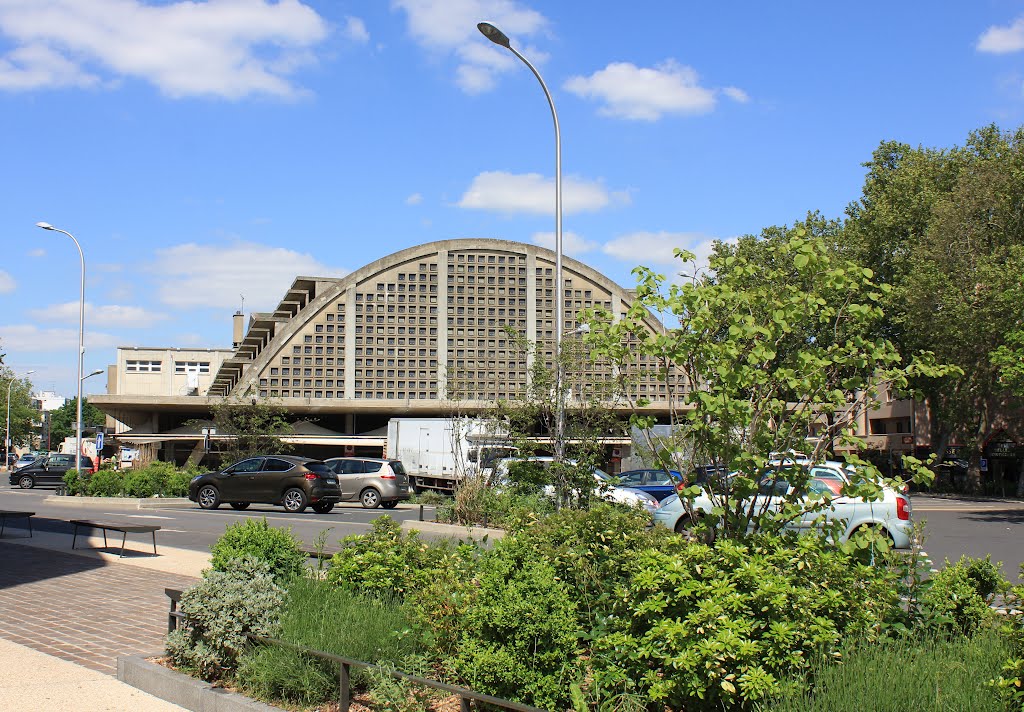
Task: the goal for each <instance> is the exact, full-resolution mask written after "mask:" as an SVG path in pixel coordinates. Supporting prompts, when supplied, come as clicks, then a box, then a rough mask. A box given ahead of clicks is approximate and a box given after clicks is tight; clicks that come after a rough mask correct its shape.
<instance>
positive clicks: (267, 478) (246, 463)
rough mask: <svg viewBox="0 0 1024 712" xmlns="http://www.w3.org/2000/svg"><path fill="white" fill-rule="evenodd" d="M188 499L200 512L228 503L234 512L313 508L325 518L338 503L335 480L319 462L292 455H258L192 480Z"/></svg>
mask: <svg viewBox="0 0 1024 712" xmlns="http://www.w3.org/2000/svg"><path fill="white" fill-rule="evenodd" d="M188 498H189V499H191V500H192V501H193V502H198V503H199V506H200V507H202V508H203V509H216V508H217V507H219V506H220V505H221V503H222V502H227V503H228V504H230V505H231V507H232V508H233V509H239V510H241V509H245V508H247V507H248V506H249V505H250V504H279V505H281V506H283V507H284V508H285V510H286V511H288V512H303V511H305V509H306V507H307V506H308V507H312V508H313V511H314V512H317V513H318V514H326V513H327V512H329V511H331V510H332V509H334V505H335V504H337V503H338V502H339V501H340V500H341V488H340V487H338V478H337V477H336V476H335V474H334V473H333V472H332V471H331V468H329V467H328V466H327V465H325V464H324V463H323V462H321V461H320V460H314V459H312V458H309V457H297V456H294V455H265V456H263V455H258V456H254V457H247V458H245V459H244V460H240V461H238V462H236V463H235V464H233V465H231V466H230V467H226V468H225V469H223V470H221V471H220V472H208V473H206V474H205V475H198V476H196V477H193V478H192V481H191V482H190V483H189V486H188Z"/></svg>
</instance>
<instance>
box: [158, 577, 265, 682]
mask: <svg viewBox="0 0 1024 712" xmlns="http://www.w3.org/2000/svg"><path fill="white" fill-rule="evenodd" d="M284 596H285V591H284V589H283V588H281V587H280V586H279V585H277V584H276V583H275V582H274V577H273V574H272V571H271V569H270V566H269V564H268V563H267V562H266V561H261V560H258V559H255V558H252V557H246V558H243V559H232V560H230V561H227V562H224V564H223V565H222V569H221V570H212V569H207V570H206V571H204V572H203V580H202V581H200V582H199V583H197V584H196V585H195V586H193V587H192V588H190V589H188V590H187V591H185V592H184V593H182V595H181V603H180V607H179V610H180V611H181V612H182V613H183V614H185V616H186V620H185V623H184V625H182V626H180V627H179V628H178V629H177V630H175V631H174V632H172V633H171V634H169V635H168V636H167V654H168V655H169V656H170V658H171V660H172V661H173V662H174V664H175V665H178V666H180V667H183V668H185V669H187V670H191V671H194V672H195V673H196V674H198V675H199V676H200V677H202V678H203V679H206V680H218V679H221V678H224V677H226V676H229V675H231V673H232V672H233V670H234V669H235V666H236V664H237V661H238V658H239V656H240V655H241V654H242V652H243V651H244V650H245V649H246V648H247V646H248V639H247V637H246V636H247V634H250V633H251V634H253V635H258V636H264V637H273V636H275V635H276V634H277V630H278V624H277V621H278V618H279V617H280V614H281V608H282V605H283V603H284Z"/></svg>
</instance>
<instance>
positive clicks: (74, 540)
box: [71, 524, 78, 549]
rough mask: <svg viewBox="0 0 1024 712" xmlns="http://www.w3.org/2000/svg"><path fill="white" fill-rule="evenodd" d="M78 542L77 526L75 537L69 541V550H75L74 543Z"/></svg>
mask: <svg viewBox="0 0 1024 712" xmlns="http://www.w3.org/2000/svg"><path fill="white" fill-rule="evenodd" d="M76 541H78V525H77V524H76V525H75V536H74V538H72V539H71V548H72V549H74V548H75V542H76Z"/></svg>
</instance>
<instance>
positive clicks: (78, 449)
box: [36, 222, 85, 472]
mask: <svg viewBox="0 0 1024 712" xmlns="http://www.w3.org/2000/svg"><path fill="white" fill-rule="evenodd" d="M36 227H41V228H42V229H44V230H52V231H54V232H61V233H64V234H65V235H67V236H68V237H70V238H71V240H72V241H73V242H74V243H75V247H77V248H78V258H79V260H80V261H81V263H82V287H81V291H80V292H79V295H78V409H77V413H76V414H75V469H76V470H78V471H79V472H81V471H82V381H83V380H85V379H84V378H82V361H83V360H84V359H85V255H84V254H83V253H82V246H81V245H79V244H78V240H76V239H75V236H74V235H72V234H71V233H70V232H68V231H67V230H61V229H60V228H59V227H54V226H53V225H51V224H50V223H44V222H38V223H36Z"/></svg>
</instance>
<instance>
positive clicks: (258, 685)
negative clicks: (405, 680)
mask: <svg viewBox="0 0 1024 712" xmlns="http://www.w3.org/2000/svg"><path fill="white" fill-rule="evenodd" d="M408 628H409V622H408V620H407V618H406V616H405V614H404V613H403V610H402V608H401V606H400V605H399V604H398V603H395V602H393V601H390V600H383V599H379V598H370V597H365V596H361V595H359V594H355V593H352V592H351V591H348V590H345V589H341V588H338V587H337V586H333V585H331V584H328V583H326V582H324V581H319V580H316V579H312V578H307V577H302V578H296V579H293V580H292V581H291V582H290V583H289V585H288V594H287V598H286V600H285V604H284V611H283V613H282V615H281V630H280V634H279V637H280V639H281V640H284V641H287V642H289V643H293V644H295V645H301V646H303V647H306V648H312V649H314V650H320V651H322V652H327V653H333V654H335V655H341V656H344V657H349V658H353V659H355V660H362V661H364V662H369V663H374V664H379V665H399V666H401V665H402V664H404V661H405V660H407V659H408V658H409V656H412V655H415V653H416V650H417V643H416V639H415V638H414V637H413V636H411V635H408V634H403V631H407V630H408ZM406 671H407V672H408V670H406ZM238 679H239V681H240V682H241V683H242V685H243V686H244V688H245V689H246V691H247V692H249V693H250V694H253V695H255V696H257V697H259V698H261V699H264V700H268V701H271V702H275V701H279V700H285V701H287V702H289V703H293V704H302V705H314V704H322V703H324V702H325V701H327V700H329V699H331V698H333V697H334V696H335V695H336V694H337V685H338V679H337V666H336V665H334V664H333V663H329V662H326V661H324V660H322V659H319V658H316V657H314V656H311V655H308V654H303V653H300V652H298V651H295V650H291V649H289V648H284V647H282V646H276V645H264V646H259V647H255V648H253V649H252V650H251V651H250V652H248V653H246V654H245V655H244V656H243V657H242V658H241V660H240V661H239V665H238ZM352 682H353V684H354V685H356V686H357V687H367V686H371V685H374V684H375V680H374V679H373V676H372V675H369V674H368V673H367V672H366V671H365V670H364V669H361V668H353V669H352Z"/></svg>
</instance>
